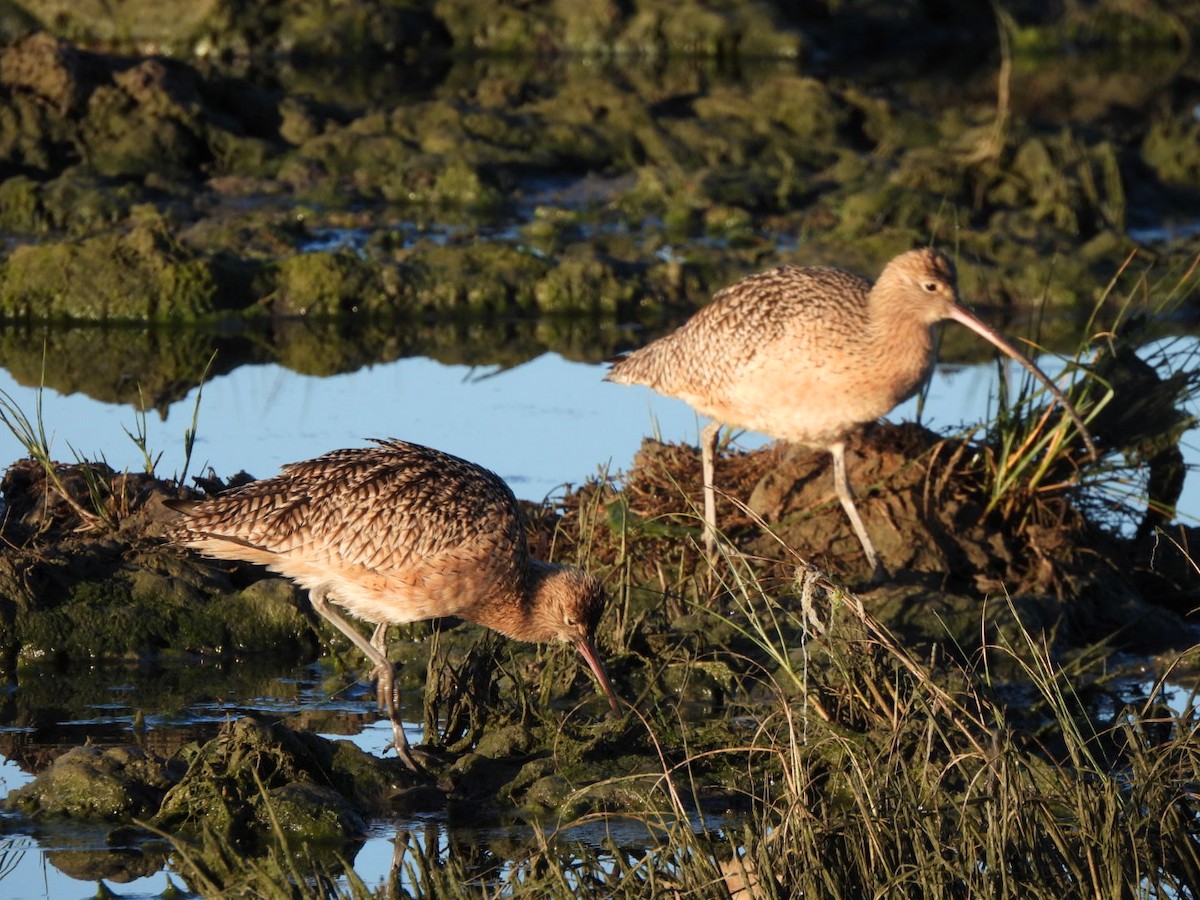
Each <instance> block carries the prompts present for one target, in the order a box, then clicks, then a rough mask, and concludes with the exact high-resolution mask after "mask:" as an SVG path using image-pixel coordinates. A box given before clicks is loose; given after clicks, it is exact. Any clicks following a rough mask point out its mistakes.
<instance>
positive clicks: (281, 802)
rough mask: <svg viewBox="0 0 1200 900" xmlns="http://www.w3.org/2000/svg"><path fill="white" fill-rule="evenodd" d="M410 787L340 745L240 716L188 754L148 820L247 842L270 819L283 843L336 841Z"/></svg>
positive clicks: (388, 763) (266, 829)
mask: <svg viewBox="0 0 1200 900" xmlns="http://www.w3.org/2000/svg"><path fill="white" fill-rule="evenodd" d="M410 784H412V776H411V773H408V772H407V770H406V769H405V767H404V766H403V765H402V764H401V763H399V762H398V761H396V760H382V759H379V758H377V757H373V756H371V755H369V754H367V753H365V752H364V751H362V750H359V749H358V748H357V747H355V746H354V745H353V744H351V743H349V742H348V741H328V740H325V739H324V738H321V737H318V736H317V735H313V734H307V733H304V732H297V731H292V730H291V729H289V728H286V727H285V726H282V725H278V724H274V725H268V724H264V723H262V722H259V721H257V720H255V719H250V718H243V719H239V720H237V721H236V722H234V723H233V725H232V726H231V727H229V728H228V729H227V730H225V731H224V732H223V733H222V734H220V735H218V736H217V737H216V738H214V739H213V740H211V741H209V742H208V743H207V744H205V745H204V746H203V747H200V748H196V749H195V750H194V752H193V753H192V754H191V756H190V759H189V760H188V768H187V773H186V774H185V775H183V777H182V778H181V779H180V780H179V783H178V784H176V785H175V786H174V787H173V788H171V790H170V791H169V792H168V793H167V795H166V797H164V798H163V802H162V806H161V808H160V809H159V810H158V812H157V814H156V815H155V816H154V818H153V819H152V820H151V822H152V824H153V825H155V826H156V827H158V828H162V829H164V830H166V831H169V832H175V831H177V830H179V829H182V828H191V829H198V830H211V831H212V832H214V833H216V834H218V835H220V836H221V837H222V838H223V839H225V840H228V841H231V842H234V843H237V844H250V845H254V844H255V843H256V842H259V841H262V840H264V839H265V838H266V836H267V835H268V834H269V833H270V832H271V830H272V828H273V824H272V817H274V819H275V821H277V822H278V823H279V824H280V825H281V826H282V828H283V830H284V832H285V833H286V834H287V836H288V838H289V839H294V840H297V841H318V842H322V841H341V840H346V839H348V838H352V837H358V836H361V835H362V834H363V832H364V830H365V826H364V820H363V816H364V815H366V814H369V813H372V812H374V813H377V812H379V811H380V810H382V809H384V808H386V807H387V805H388V804H389V803H390V802H391V801H392V799H394V798H395V797H398V796H400V795H401V794H402V793H403V791H404V789H405V787H406V786H407V785H410Z"/></svg>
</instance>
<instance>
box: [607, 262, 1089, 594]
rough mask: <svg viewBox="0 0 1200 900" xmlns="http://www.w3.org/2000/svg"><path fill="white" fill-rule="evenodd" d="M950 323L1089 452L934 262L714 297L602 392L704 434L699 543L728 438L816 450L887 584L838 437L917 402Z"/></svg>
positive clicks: (708, 527) (629, 362)
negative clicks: (1007, 361) (724, 433)
mask: <svg viewBox="0 0 1200 900" xmlns="http://www.w3.org/2000/svg"><path fill="white" fill-rule="evenodd" d="M945 319H953V320H954V321H956V322H960V323H961V324H963V325H965V326H967V327H968V328H970V329H971V330H972V331H974V332H975V333H977V334H979V335H981V336H982V337H984V338H985V339H987V340H988V341H990V342H991V343H993V344H995V345H996V347H998V348H999V349H1000V350H1002V351H1004V352H1005V353H1007V354H1008V355H1009V356H1011V357H1012V358H1013V359H1015V360H1017V361H1018V362H1019V363H1020V364H1021V365H1023V366H1024V367H1025V368H1026V369H1028V370H1029V371H1030V372H1032V373H1033V375H1034V376H1036V377H1037V379H1038V380H1039V381H1041V383H1042V384H1043V385H1045V387H1046V389H1047V390H1048V391H1050V393H1051V394H1052V395H1053V396H1054V397H1055V399H1056V400H1058V402H1059V403H1061V404H1062V405H1063V406H1064V407H1065V408H1066V411H1067V414H1068V415H1069V416H1070V417H1071V419H1072V421H1073V422H1074V423H1075V426H1076V427H1077V428H1078V429H1079V431H1080V434H1081V435H1082V436H1083V439H1084V441H1085V443H1086V444H1087V447H1088V450H1089V451H1090V452H1091V454H1092V456H1093V457H1094V456H1095V455H1096V450H1095V447H1094V445H1093V444H1092V439H1091V437H1090V436H1089V435H1088V432H1087V429H1086V428H1085V426H1084V424H1083V421H1082V419H1080V417H1079V414H1078V413H1077V412H1076V411H1075V409H1074V408H1073V407H1072V406H1071V405H1070V403H1068V402H1067V400H1066V398H1065V397H1063V395H1062V392H1061V391H1059V389H1058V388H1057V387H1055V385H1054V383H1053V382H1051V381H1050V379H1049V378H1047V377H1046V375H1045V374H1044V373H1043V372H1042V371H1041V370H1040V369H1039V368H1037V366H1035V365H1034V364H1033V363H1032V362H1030V361H1029V360H1028V359H1027V358H1026V357H1025V356H1024V355H1022V354H1021V353H1019V352H1018V351H1017V350H1016V348H1015V347H1013V346H1012V344H1010V343H1009V342H1008V341H1006V340H1005V339H1004V338H1002V337H1001V336H1000V335H999V334H997V333H996V332H995V331H993V330H992V329H991V328H989V327H988V326H987V325H985V324H983V322H981V321H980V320H979V319H977V318H976V317H975V316H974V315H972V314H971V313H970V312H968V311H967V310H966V309H965V308H964V307H963V306H962V302H961V300H960V299H959V296H958V287H957V283H956V278H955V272H954V264H953V263H952V262H951V261H950V259H949V258H948V257H946V256H945V255H944V254H942V253H939V252H938V251H936V250H929V249H926V250H912V251H909V252H908V253H902V254H900V255H899V256H897V257H896V258H895V259H893V260H892V261H891V262H889V263H888V264H887V265H886V266H885V267H884V269H883V272H882V274H880V276H879V280H878V281H876V282H875V284H874V285H872V284H871V282H869V281H867V280H866V279H864V278H860V277H859V276H857V275H852V274H850V273H849V272H844V271H842V270H841V269H835V268H829V267H825V266H814V267H800V266H781V267H779V268H776V269H771V270H769V271H766V272H761V273H759V274H757V275H751V276H749V277H748V278H744V279H742V280H741V281H739V282H737V283H736V284H733V285H731V286H730V287H727V288H725V289H724V290H722V291H720V292H718V293H717V294H716V295H715V296H714V297H713V300H712V303H710V304H709V305H708V306H706V307H704V308H703V309H701V310H700V311H699V312H697V313H696V314H695V315H694V316H692V318H691V319H689V320H688V321H687V322H685V323H684V324H683V325H682V326H681V327H680V328H679V329H678V330H676V331H674V332H673V333H671V334H668V335H667V336H665V337H663V338H660V339H659V340H657V341H654V342H653V343H651V344H649V345H647V346H645V347H643V348H641V349H640V350H635V351H633V352H631V353H628V354H625V355H623V356H620V357H617V358H615V359H614V360H613V363H614V365H613V367H612V369H611V370H609V372H608V374H607V375H606V376H605V378H606V380H608V381H614V382H618V383H621V384H644V385H647V386H648V387H651V388H653V389H654V390H656V391H658V392H659V393H660V394H665V395H666V396H669V397H679V398H680V399H682V400H686V401H687V402H688V403H689V404H691V406H692V407H693V408H695V409H696V410H697V411H698V412H700V413H701V414H703V415H705V416H708V417H710V418H711V419H712V421H711V422H710V423H709V424H708V425H706V426H705V428H704V430H703V432H702V433H701V458H702V464H703V473H704V525H705V527H704V543H705V546H706V548H707V549H708V552H709V555H710V556H711V555H712V553H713V550H714V547H715V543H716V497H715V494H714V491H713V457H714V456H715V454H716V447H717V437H718V435H719V432H720V429H721V426H722V425H731V426H736V427H739V428H746V429H749V430H750V431H758V432H761V433H763V434H767V435H770V436H771V437H774V438H779V439H782V440H786V441H794V442H796V443H800V444H806V445H808V446H812V447H822V448H825V449H827V450H829V452H830V453H831V454H832V455H833V483H834V489H835V490H836V492H837V497H838V500H840V501H841V504H842V507H843V509H845V511H846V515H847V517H848V518H849V519H850V524H851V526H852V527H853V528H854V533H855V534H856V535H858V539H859V542H860V543H861V544H862V547H863V550H864V551H865V553H866V556H867V562H868V564H869V565H870V566H871V570H872V580H878V579H879V578H880V577H882V576H883V575H884V574H885V570H884V568H883V566H882V563H881V562H880V561H879V557H878V555H877V554H876V552H875V548H874V546H873V545H872V544H871V538H870V536H869V535H868V534H867V530H866V528H865V526H864V525H863V521H862V518H861V517H860V516H859V514H858V509H857V508H856V507H855V505H854V494H853V492H852V491H851V489H850V483H849V481H848V479H847V478H846V459H845V438H846V435H847V434H849V433H850V432H851V431H852V430H853V429H854V428H855V427H856V426H858V425H861V424H863V423H865V422H871V421H874V420H875V419H877V418H879V417H880V416H882V415H884V414H885V413H887V412H888V411H889V410H891V409H892V408H893V407H895V406H896V405H897V404H898V403H900V402H902V401H904V400H906V399H908V398H909V397H911V396H912V395H913V394H915V393H916V392H917V390H918V389H919V388H920V386H921V384H922V383H923V382H924V381H925V379H926V377H927V376H928V375H929V372H930V369H931V368H932V366H933V346H934V339H933V326H934V325H936V324H937V323H938V322H941V321H943V320H945Z"/></svg>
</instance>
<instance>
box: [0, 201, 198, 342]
mask: <svg viewBox="0 0 1200 900" xmlns="http://www.w3.org/2000/svg"><path fill="white" fill-rule="evenodd" d="M0 273H2V275H3V287H2V288H0V316H3V317H5V318H8V319H18V320H25V321H70V320H76V321H78V320H82V321H92V322H111V321H145V320H158V319H163V320H170V319H176V320H189V319H196V318H198V317H201V316H204V315H206V314H208V313H210V312H212V311H213V309H214V307H215V303H214V301H215V295H216V282H215V279H214V278H213V274H212V270H211V268H210V266H209V265H208V264H207V263H206V262H205V261H204V260H202V259H197V258H195V257H193V256H192V255H191V254H189V253H187V252H186V251H185V250H183V248H181V247H180V246H179V245H178V244H177V243H176V242H175V241H174V240H173V238H172V237H171V236H170V234H169V232H168V231H166V230H165V229H164V228H163V227H162V225H161V223H160V222H159V221H158V220H157V219H155V218H154V217H153V216H151V217H150V218H149V219H148V220H147V221H144V222H143V223H141V224H139V225H137V226H135V227H134V228H133V229H132V230H131V231H129V232H109V233H102V234H98V235H95V236H93V237H88V238H83V239H79V240H68V241H51V242H47V243H42V244H37V245H32V244H28V245H23V246H20V247H17V248H16V249H15V250H13V252H12V253H11V254H10V255H9V257H8V259H7V260H5V261H4V263H3V268H2V270H0Z"/></svg>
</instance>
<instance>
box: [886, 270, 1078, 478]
mask: <svg viewBox="0 0 1200 900" xmlns="http://www.w3.org/2000/svg"><path fill="white" fill-rule="evenodd" d="M871 299H872V302H884V303H886V304H887V305H888V306H889V307H892V308H894V309H897V310H902V312H901V313H900V314H902V315H907V316H912V317H914V318H917V319H918V320H919V321H921V322H923V323H925V324H928V325H933V324H935V323H937V322H940V321H943V320H945V319H951V320H953V321H955V322H958V323H959V324H960V325H965V326H966V327H967V328H970V329H971V330H972V331H974V332H975V333H976V334H977V335H979V336H980V337H981V338H983V339H984V340H986V341H987V342H988V343H990V344H992V345H993V346H994V347H996V348H997V349H998V350H1000V351H1001V352H1003V353H1005V354H1007V355H1008V356H1011V357H1012V358H1013V359H1015V360H1016V361H1017V362H1018V363H1020V364H1021V365H1022V366H1024V367H1025V368H1026V369H1027V370H1028V371H1029V373H1030V374H1031V375H1033V377H1034V378H1036V379H1037V380H1038V381H1040V382H1041V383H1042V385H1043V386H1044V387H1045V388H1046V390H1048V391H1049V392H1050V395H1051V396H1052V397H1054V399H1055V400H1057V401H1058V403H1059V405H1061V406H1062V407H1063V409H1064V410H1065V411H1066V413H1067V415H1068V416H1069V417H1070V418H1071V421H1072V422H1074V423H1075V427H1076V428H1078V429H1079V434H1080V436H1081V437H1082V438H1083V442H1084V444H1085V445H1087V448H1088V452H1089V453H1090V454H1091V456H1092V458H1093V459H1096V458H1097V453H1096V445H1095V444H1094V443H1093V442H1092V436H1091V435H1090V434H1089V433H1088V430H1087V426H1086V425H1084V422H1083V419H1082V418H1081V417H1080V415H1079V413H1078V412H1077V411H1076V410H1075V407H1074V406H1072V405H1071V403H1070V401H1068V400H1067V398H1066V397H1065V396H1063V393H1062V391H1060V390H1059V389H1058V386H1057V385H1055V384H1054V382H1053V381H1051V380H1050V378H1049V376H1047V375H1046V373H1045V372H1043V371H1042V370H1041V369H1039V368H1038V367H1037V366H1035V365H1034V364H1033V363H1032V362H1031V361H1030V360H1029V358H1028V357H1026V356H1025V354H1023V353H1021V352H1020V351H1019V350H1017V348H1016V347H1014V346H1013V345H1012V344H1010V343H1009V342H1008V341H1007V340H1006V339H1005V338H1003V337H1001V336H1000V334H999V333H997V332H996V331H994V330H993V329H992V328H990V327H988V326H987V325H985V324H984V323H983V322H982V321H981V320H980V319H978V318H976V316H975V315H974V314H973V313H972V312H971V311H970V310H968V309H967V308H966V307H965V306H963V304H962V300H961V299H960V298H959V296H958V277H957V274H956V272H955V270H954V263H953V262H951V260H950V258H949V257H948V256H946V255H945V254H944V253H941V252H940V251H938V250H933V249H931V248H925V249H922V250H910V251H908V252H907V253H901V254H900V255H899V256H897V257H896V258H895V259H893V260H892V261H891V262H889V263H888V264H887V265H886V266H884V269H883V272H881V273H880V275H879V280H878V281H876V282H875V286H874V287H873V288H872V290H871Z"/></svg>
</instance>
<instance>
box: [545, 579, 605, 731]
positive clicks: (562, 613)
mask: <svg viewBox="0 0 1200 900" xmlns="http://www.w3.org/2000/svg"><path fill="white" fill-rule="evenodd" d="M533 571H534V578H535V579H536V583H535V585H534V589H533V591H532V596H533V603H532V606H531V609H530V616H531V619H532V623H531V624H532V626H533V627H532V630H531V632H530V634H529V639H532V640H536V641H565V642H566V643H568V644H571V645H572V646H573V647H574V648H575V649H576V650H578V651H579V655H580V656H582V657H583V659H584V662H586V663H587V664H588V668H589V669H591V670H592V674H593V675H595V676H596V680H597V681H598V682H599V683H600V688H601V690H603V691H604V694H605V696H606V697H607V698H608V703H609V705H610V706H611V707H612V710H613V712H614V713H616V714H617V715H620V713H621V705H620V703H619V702H618V701H617V695H616V693H615V692H614V691H613V687H612V683H611V682H609V680H608V673H607V672H606V671H605V670H604V663H602V662H601V661H600V654H599V653H597V652H596V626H597V625H598V624H599V623H600V616H601V615H602V614H603V612H604V604H605V602H606V598H605V596H604V589H603V588H602V587H601V586H600V581H599V580H598V579H597V578H596V577H595V576H594V575H591V574H590V573H588V572H585V571H583V570H582V569H576V568H572V567H570V566H552V565H546V564H539V565H537V566H536V567H535V568H534V570H533Z"/></svg>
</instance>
